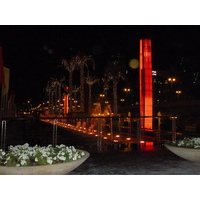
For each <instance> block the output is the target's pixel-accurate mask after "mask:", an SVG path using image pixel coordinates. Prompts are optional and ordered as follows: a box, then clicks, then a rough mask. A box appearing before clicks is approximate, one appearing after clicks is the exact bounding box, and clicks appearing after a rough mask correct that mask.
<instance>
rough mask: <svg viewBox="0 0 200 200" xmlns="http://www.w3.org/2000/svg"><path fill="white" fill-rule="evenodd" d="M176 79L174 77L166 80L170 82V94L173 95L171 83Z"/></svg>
mask: <svg viewBox="0 0 200 200" xmlns="http://www.w3.org/2000/svg"><path fill="white" fill-rule="evenodd" d="M175 81H176V78H171V77H170V78H168V82H170V83H171V96H172V95H173V92H172V86H173V83H174V82H175Z"/></svg>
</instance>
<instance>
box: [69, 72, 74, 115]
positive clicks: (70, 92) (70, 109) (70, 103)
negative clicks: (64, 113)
mask: <svg viewBox="0 0 200 200" xmlns="http://www.w3.org/2000/svg"><path fill="white" fill-rule="evenodd" d="M72 84H73V83H72V71H69V112H72Z"/></svg>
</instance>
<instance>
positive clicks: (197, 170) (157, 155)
mask: <svg viewBox="0 0 200 200" xmlns="http://www.w3.org/2000/svg"><path fill="white" fill-rule="evenodd" d="M199 174H200V163H195V162H191V161H187V160H184V159H182V158H180V157H178V156H176V155H175V154H173V153H171V152H170V151H169V150H168V149H166V148H165V147H164V146H162V147H152V148H146V149H145V148H143V149H141V150H140V151H138V150H131V151H120V150H116V151H110V152H104V153H91V155H90V157H89V158H88V159H87V160H86V161H85V162H84V163H83V164H82V165H80V166H79V167H78V168H76V169H75V170H73V171H72V172H70V173H69V175H199Z"/></svg>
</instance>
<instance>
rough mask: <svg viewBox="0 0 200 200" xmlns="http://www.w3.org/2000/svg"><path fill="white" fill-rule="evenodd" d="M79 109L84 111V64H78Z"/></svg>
mask: <svg viewBox="0 0 200 200" xmlns="http://www.w3.org/2000/svg"><path fill="white" fill-rule="evenodd" d="M80 111H81V112H84V111H85V108H84V66H83V65H82V66H80Z"/></svg>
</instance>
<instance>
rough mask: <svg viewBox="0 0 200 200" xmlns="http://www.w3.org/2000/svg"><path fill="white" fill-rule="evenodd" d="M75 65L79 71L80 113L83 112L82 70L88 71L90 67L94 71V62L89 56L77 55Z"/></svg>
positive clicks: (83, 80)
mask: <svg viewBox="0 0 200 200" xmlns="http://www.w3.org/2000/svg"><path fill="white" fill-rule="evenodd" d="M75 63H76V66H77V68H78V69H79V70H80V108H81V112H84V111H85V102H84V83H85V78H84V69H85V67H86V68H87V70H89V69H88V66H89V65H92V67H93V70H94V66H95V65H94V60H93V58H92V57H91V56H86V55H77V56H75Z"/></svg>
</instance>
